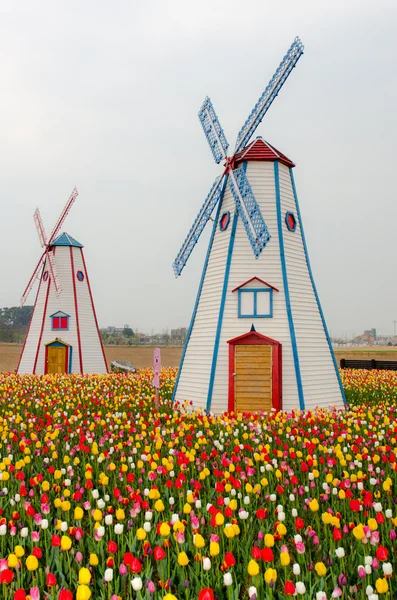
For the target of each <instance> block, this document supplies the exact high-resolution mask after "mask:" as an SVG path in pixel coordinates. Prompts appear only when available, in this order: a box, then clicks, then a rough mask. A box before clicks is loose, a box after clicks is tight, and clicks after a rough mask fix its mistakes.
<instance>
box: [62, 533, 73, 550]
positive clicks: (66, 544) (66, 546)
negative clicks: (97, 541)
mask: <svg viewBox="0 0 397 600" xmlns="http://www.w3.org/2000/svg"><path fill="white" fill-rule="evenodd" d="M71 547H72V540H71V539H70V537H68V536H67V535H63V536H62V538H61V548H62V550H70V548H71Z"/></svg>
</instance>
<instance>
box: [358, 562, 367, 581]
mask: <svg viewBox="0 0 397 600" xmlns="http://www.w3.org/2000/svg"><path fill="white" fill-rule="evenodd" d="M358 576H359V577H361V579H365V577H366V572H365V569H364V567H363V566H362V565H360V566H359V567H358Z"/></svg>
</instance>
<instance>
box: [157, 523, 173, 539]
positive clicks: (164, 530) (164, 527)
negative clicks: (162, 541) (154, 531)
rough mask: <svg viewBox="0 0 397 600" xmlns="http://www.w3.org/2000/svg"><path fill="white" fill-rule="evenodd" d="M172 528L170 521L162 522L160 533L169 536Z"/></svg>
mask: <svg viewBox="0 0 397 600" xmlns="http://www.w3.org/2000/svg"><path fill="white" fill-rule="evenodd" d="M170 532H171V528H170V526H169V525H168V523H161V525H160V535H161V536H163V537H168V536H169V535H170Z"/></svg>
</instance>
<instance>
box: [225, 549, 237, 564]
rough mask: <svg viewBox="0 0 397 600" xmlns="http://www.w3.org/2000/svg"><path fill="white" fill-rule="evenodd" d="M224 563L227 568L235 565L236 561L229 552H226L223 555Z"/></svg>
mask: <svg viewBox="0 0 397 600" xmlns="http://www.w3.org/2000/svg"><path fill="white" fill-rule="evenodd" d="M225 563H226V564H227V566H228V567H233V565H235V564H236V559H235V558H234V556H233V554H232V553H231V552H226V554H225Z"/></svg>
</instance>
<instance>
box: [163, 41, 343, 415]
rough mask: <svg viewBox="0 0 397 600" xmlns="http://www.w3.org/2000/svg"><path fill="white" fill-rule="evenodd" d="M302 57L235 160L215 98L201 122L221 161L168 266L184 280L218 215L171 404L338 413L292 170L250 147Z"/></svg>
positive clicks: (274, 91) (280, 158)
mask: <svg viewBox="0 0 397 600" xmlns="http://www.w3.org/2000/svg"><path fill="white" fill-rule="evenodd" d="M302 54H303V45H302V43H301V41H300V40H299V38H296V39H295V40H294V42H293V43H292V45H291V47H290V48H289V50H288V52H287V54H286V55H285V56H284V58H283V60H282V61H281V63H280V66H279V67H278V69H277V71H276V72H275V74H274V75H273V77H272V79H271V80H270V82H269V84H268V85H267V87H266V89H265V91H264V92H263V94H262V95H261V96H260V98H259V100H258V102H257V103H256V105H255V106H254V109H253V110H252V112H251V114H250V115H249V117H248V119H247V120H246V122H245V123H244V125H243V127H242V128H241V130H240V132H239V134H238V136H237V141H236V146H235V149H234V152H233V154H232V156H231V157H228V156H227V150H228V143H227V141H226V137H225V134H224V132H223V129H222V127H221V125H220V123H219V119H218V117H217V115H216V113H215V110H214V108H213V105H212V103H211V100H210V99H209V98H206V99H205V101H204V103H203V105H202V107H201V109H200V111H199V115H198V116H199V120H200V122H201V124H202V127H203V129H204V133H205V136H206V138H207V141H208V143H209V146H210V149H211V152H212V154H213V157H214V159H215V162H216V163H217V164H219V163H220V162H222V161H223V162H224V170H223V173H222V174H221V176H220V177H218V178H217V179H216V180H215V182H214V184H213V185H212V188H211V190H210V192H209V194H208V196H207V198H206V200H205V202H204V204H203V206H202V208H201V209H200V211H199V213H198V215H197V217H196V219H195V221H194V223H193V226H192V227H191V229H190V231H189V233H188V235H187V237H186V239H185V241H184V243H183V244H182V247H181V250H180V251H179V253H178V255H177V257H176V259H175V261H174V264H173V268H174V272H175V275H176V276H178V275H180V273H181V272H182V270H183V268H184V266H185V265H186V262H187V260H188V258H189V256H190V254H191V252H192V250H193V248H194V246H195V245H196V244H197V242H198V239H199V237H200V235H201V233H202V231H203V229H204V227H205V225H206V224H207V222H208V220H209V219H210V217H211V215H212V214H213V212H214V211H215V209H216V217H215V219H214V224H213V229H212V235H211V239H210V243H209V248H208V253H207V257H206V260H205V264H204V269H203V273H202V277H201V281H200V285H199V290H198V295H197V299H196V303H195V306H194V310H193V315H192V320H191V323H190V327H189V330H188V334H187V339H186V343H185V348H184V351H183V355H182V359H181V364H180V369H179V374H178V378H177V382H176V385H175V391H174V399H175V400H179V401H185V400H191V401H192V402H193V404H194V406H195V407H197V408H198V407H202V408H205V409H206V410H208V411H212V412H218V413H220V412H223V411H225V410H227V409H229V410H246V411H252V410H261V409H264V410H269V409H271V408H272V407H273V408H283V409H292V408H302V409H303V408H307V407H313V406H317V405H322V406H325V405H329V404H336V405H339V406H342V405H343V402H344V394H343V388H342V386H341V382H340V378H339V374H338V369H337V366H336V362H335V357H334V354H333V351H332V346H331V342H330V338H329V335H328V331H327V327H326V323H325V320H324V315H323V312H322V309H321V305H320V302H319V298H318V295H317V291H316V288H315V284H314V280H313V275H312V271H311V268H310V263H309V258H308V253H307V248H306V242H305V237H304V233H303V227H302V222H301V215H300V210H299V205H298V198H297V194H296V188H295V183H294V177H293V173H292V168H293V167H294V166H295V165H294V163H292V161H290V160H289V159H288V158H287V157H286V156H285V155H284V154H282V153H281V152H279V151H278V150H276V148H275V147H274V146H272V145H271V144H269V143H268V142H266V141H264V140H263V139H262V138H256V139H255V140H254V141H251V139H252V137H253V135H254V133H255V131H256V129H257V128H258V126H259V124H260V123H261V121H262V119H263V117H264V116H265V114H266V112H267V111H268V109H269V108H270V106H271V104H272V103H273V101H274V99H275V98H276V96H277V95H278V93H279V91H280V90H281V88H282V86H283V85H284V83H285V82H286V80H287V78H288V76H289V74H290V73H291V71H292V69H293V68H294V66H295V65H296V63H297V62H298V60H299V58H300V57H301V56H302Z"/></svg>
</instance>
